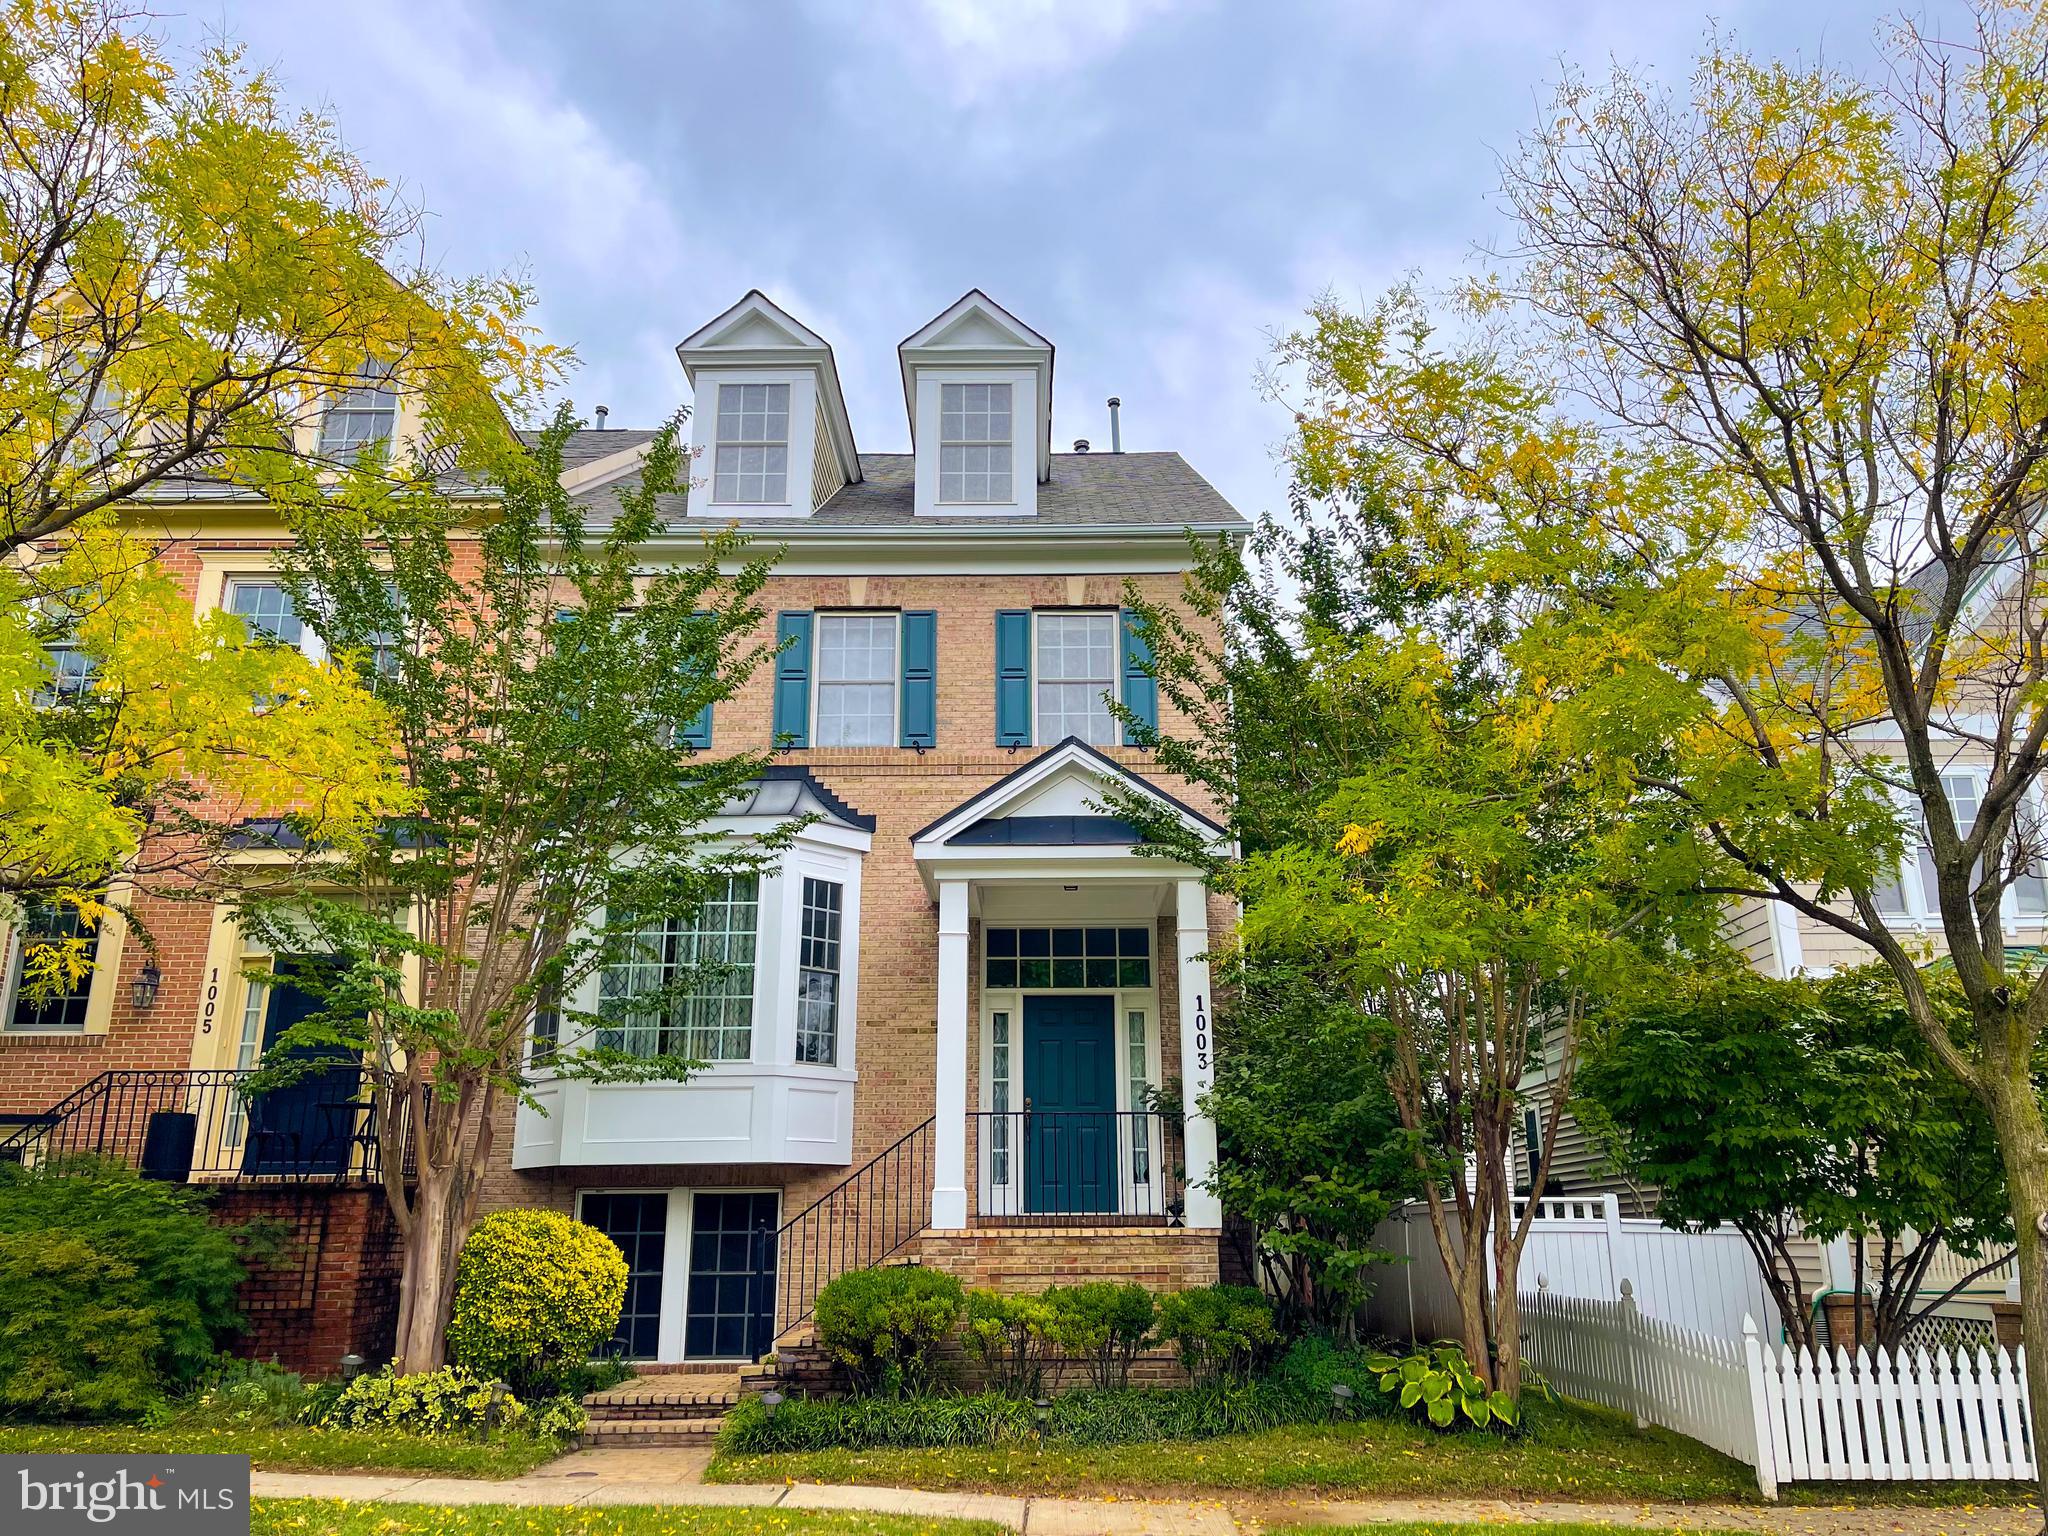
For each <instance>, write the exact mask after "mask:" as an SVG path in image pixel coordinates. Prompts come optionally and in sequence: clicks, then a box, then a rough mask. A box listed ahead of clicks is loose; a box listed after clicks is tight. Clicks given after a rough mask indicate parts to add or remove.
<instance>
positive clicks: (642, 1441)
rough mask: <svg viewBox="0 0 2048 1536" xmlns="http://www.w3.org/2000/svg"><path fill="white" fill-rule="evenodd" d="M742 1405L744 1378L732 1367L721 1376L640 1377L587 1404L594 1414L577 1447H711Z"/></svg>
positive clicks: (596, 1394)
mask: <svg viewBox="0 0 2048 1536" xmlns="http://www.w3.org/2000/svg"><path fill="white" fill-rule="evenodd" d="M739 1400H740V1378H739V1375H738V1373H736V1372H735V1371H734V1370H733V1369H732V1368H731V1367H730V1366H727V1367H724V1368H722V1369H721V1370H719V1371H717V1372H715V1373H714V1372H710V1371H704V1372H687V1373H685V1372H663V1373H661V1374H659V1375H646V1376H636V1377H634V1378H633V1380H631V1381H624V1382H620V1383H619V1385H617V1386H615V1387H607V1388H605V1389H604V1391H602V1392H592V1393H590V1394H588V1395H587V1396H585V1398H584V1399H583V1410H584V1412H585V1413H587V1414H589V1415H590V1422H589V1423H588V1424H587V1425H585V1426H584V1430H583V1434H582V1435H581V1437H580V1438H579V1439H578V1441H577V1444H578V1446H579V1447H580V1448H581V1449H583V1450H592V1449H594V1448H596V1447H598V1446H613V1447H619V1446H664V1445H706V1444H709V1443H710V1441H711V1440H712V1439H713V1438H714V1437H716V1435H717V1434H718V1431H719V1428H720V1426H721V1425H723V1424H724V1423H725V1415H726V1410H728V1409H729V1408H731V1407H732V1406H733V1404H735V1403H737V1402H738V1401H739Z"/></svg>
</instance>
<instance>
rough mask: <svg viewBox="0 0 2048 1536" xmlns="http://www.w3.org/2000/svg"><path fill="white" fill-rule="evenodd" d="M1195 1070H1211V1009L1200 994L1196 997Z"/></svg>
mask: <svg viewBox="0 0 2048 1536" xmlns="http://www.w3.org/2000/svg"><path fill="white" fill-rule="evenodd" d="M1195 1070H1196V1071H1198V1072H1207V1071H1208V1070H1209V1010H1208V1009H1207V1008H1205V1007H1204V1006H1203V1005H1202V998H1201V996H1200V995H1199V994H1197V995H1196V997H1195Z"/></svg>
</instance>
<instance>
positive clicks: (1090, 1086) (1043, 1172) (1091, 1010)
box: [1024, 996, 1116, 1215]
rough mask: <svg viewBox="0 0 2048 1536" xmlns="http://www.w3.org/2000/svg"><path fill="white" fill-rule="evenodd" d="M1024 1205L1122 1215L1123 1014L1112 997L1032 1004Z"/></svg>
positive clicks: (1027, 1016)
mask: <svg viewBox="0 0 2048 1536" xmlns="http://www.w3.org/2000/svg"><path fill="white" fill-rule="evenodd" d="M1024 1109H1025V1115H1024V1205H1025V1209H1026V1210H1028V1211H1032V1212H1035V1213H1038V1214H1043V1215H1067V1214H1072V1213H1076V1212H1097V1211H1114V1210H1115V1209H1116V1176H1115V1174H1116V1011H1115V1007H1114V1003H1113V1000H1112V999H1110V998H1107V997H1057V996H1055V997H1026V998H1025V999H1024Z"/></svg>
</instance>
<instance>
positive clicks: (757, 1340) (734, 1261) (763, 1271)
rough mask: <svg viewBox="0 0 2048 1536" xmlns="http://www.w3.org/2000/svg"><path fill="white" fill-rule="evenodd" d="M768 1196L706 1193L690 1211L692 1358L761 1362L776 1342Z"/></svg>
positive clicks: (773, 1205) (772, 1200) (686, 1336)
mask: <svg viewBox="0 0 2048 1536" xmlns="http://www.w3.org/2000/svg"><path fill="white" fill-rule="evenodd" d="M778 1208H779V1201H778V1200H777V1197H776V1196H775V1195H774V1194H773V1193H768V1194H721V1193H713V1192H711V1191H709V1190H699V1191H698V1192H697V1195H696V1200H695V1204H694V1205H693V1206H692V1207H691V1210H690V1290H689V1296H688V1301H689V1306H688V1308H687V1309H686V1314H687V1315H686V1316H685V1317H684V1319H683V1358H684V1359H685V1360H758V1359H760V1357H761V1356H763V1355H765V1354H766V1353H767V1352H768V1349H769V1346H770V1345H772V1344H773V1343H774V1342H775V1215H776V1211H777V1210H778Z"/></svg>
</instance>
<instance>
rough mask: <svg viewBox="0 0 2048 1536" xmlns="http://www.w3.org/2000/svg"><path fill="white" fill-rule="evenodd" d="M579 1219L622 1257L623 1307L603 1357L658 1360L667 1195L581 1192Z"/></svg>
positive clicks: (659, 1191) (652, 1192)
mask: <svg viewBox="0 0 2048 1536" xmlns="http://www.w3.org/2000/svg"><path fill="white" fill-rule="evenodd" d="M582 1218H583V1220H584V1221H586V1222H588V1223H589V1224H590V1225H591V1226H593V1227H595V1228H597V1230H598V1231H600V1232H602V1233H603V1234H604V1235H605V1236H606V1237H608V1238H610V1239H611V1240H612V1241H613V1242H615V1243H617V1244H618V1245H619V1252H620V1253H623V1254H624V1255H625V1256H626V1302H625V1305H624V1306H622V1307H621V1308H620V1309H619V1326H618V1329H617V1331H616V1332H614V1333H613V1334H612V1341H611V1343H610V1344H609V1345H608V1346H607V1347H606V1349H605V1353H606V1354H612V1355H617V1356H619V1357H620V1358H621V1359H625V1360H658V1359H660V1358H661V1269H662V1265H663V1264H664V1263H665V1262H666V1260H667V1254H668V1191H667V1190H665V1189H658V1190H651V1191H642V1190H614V1191H600V1190H586V1191H584V1194H583V1210H582Z"/></svg>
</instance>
